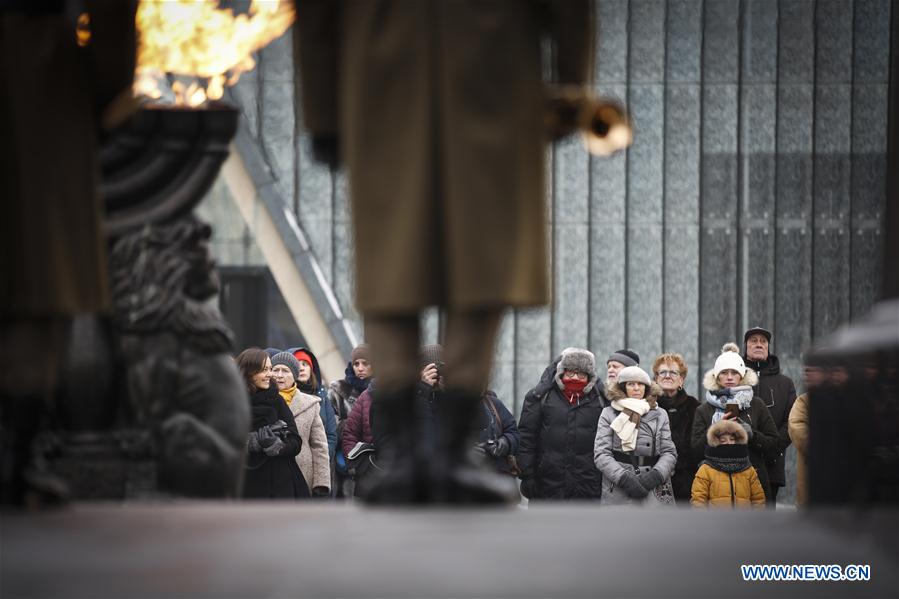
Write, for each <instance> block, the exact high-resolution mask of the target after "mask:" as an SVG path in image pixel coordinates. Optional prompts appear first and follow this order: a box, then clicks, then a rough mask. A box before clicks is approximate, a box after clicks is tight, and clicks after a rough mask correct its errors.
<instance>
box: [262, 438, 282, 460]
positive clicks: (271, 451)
mask: <svg viewBox="0 0 899 599" xmlns="http://www.w3.org/2000/svg"><path fill="white" fill-rule="evenodd" d="M284 446H285V443H284V441H282V440H281V439H280V438H277V437H276V438H275V442H274V443H272V444H271V445H269V446H268V447H264V448H263V449H262V451H263V453H265V455H267V456H269V457H274V456H276V455H281V452H282V451H284Z"/></svg>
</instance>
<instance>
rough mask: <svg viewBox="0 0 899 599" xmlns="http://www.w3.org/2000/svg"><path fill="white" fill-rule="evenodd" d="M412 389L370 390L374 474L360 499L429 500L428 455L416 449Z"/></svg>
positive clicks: (385, 501) (376, 501)
mask: <svg viewBox="0 0 899 599" xmlns="http://www.w3.org/2000/svg"><path fill="white" fill-rule="evenodd" d="M414 400H415V390H414V388H406V389H403V390H401V391H396V392H392V393H389V392H388V393H385V392H381V391H379V390H377V389H374V390H372V403H371V427H372V435H373V436H374V443H375V448H376V458H375V464H376V465H377V468H378V470H377V472H375V473H372V476H375V477H377V478H376V479H375V480H374V481H372V483H371V484H370V485H368V486H369V490H368V491H367V492H366V493H365V495H364V496H363V497H362V499H363V500H364V501H365V502H366V503H370V504H385V505H389V504H410V503H413V504H414V503H427V502H428V501H429V485H428V476H427V456H426V455H425V454H424V453H423V452H420V451H418V450H419V443H418V440H419V437H420V431H419V427H418V418H417V414H416V411H415V404H414Z"/></svg>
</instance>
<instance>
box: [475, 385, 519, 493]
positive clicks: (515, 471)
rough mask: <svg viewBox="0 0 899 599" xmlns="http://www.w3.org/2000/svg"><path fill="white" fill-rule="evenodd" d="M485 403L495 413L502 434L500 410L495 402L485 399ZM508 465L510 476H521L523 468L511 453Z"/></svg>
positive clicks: (494, 416)
mask: <svg viewBox="0 0 899 599" xmlns="http://www.w3.org/2000/svg"><path fill="white" fill-rule="evenodd" d="M484 403H486V404H487V407H488V408H489V409H490V411H491V412H493V422H495V423H496V427H495V428H496V429H498V430H499V431H500V433H502V422H503V419H502V418H500V416H499V410H497V409H496V406H495V405H493V402H492V401H490V400H489V399H488V398H486V397H485V398H484ZM495 440H496V437H494V441H495ZM506 464H508V465H509V474H511V475H512V476H515V477H517V476H519V475H520V474H521V468H519V467H518V459H517V458H516V457H515V456H514V455H512V454H511V453H510V454H509V455H507V456H506Z"/></svg>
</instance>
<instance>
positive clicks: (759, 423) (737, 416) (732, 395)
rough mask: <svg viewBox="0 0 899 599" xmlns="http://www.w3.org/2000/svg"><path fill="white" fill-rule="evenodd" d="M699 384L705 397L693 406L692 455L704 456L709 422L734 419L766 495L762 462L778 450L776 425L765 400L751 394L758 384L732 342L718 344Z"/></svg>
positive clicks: (768, 490) (766, 471)
mask: <svg viewBox="0 0 899 599" xmlns="http://www.w3.org/2000/svg"><path fill="white" fill-rule="evenodd" d="M702 384H703V387H705V389H706V393H705V398H704V399H705V401H704V402H703V404H702V405H701V406H699V407H698V408H696V415H695V417H694V418H693V433H692V435H691V438H692V441H691V445H692V448H693V454H694V456H695V457H696V459H698V460H701V459H703V457H704V456H705V453H706V447H707V437H706V435H707V432H708V430H709V427H710V426H712V425H713V424H715V423H717V422H720V421H721V420H730V421H732V422H736V423H737V424H739V425H741V426H742V427H743V429H744V430H745V431H746V434H747V436H748V443H747V445H748V447H749V461H750V462H751V463H752V466H753V467H754V468H755V469H756V471H757V472H758V475H759V481H760V482H761V484H762V488H763V489H764V490H765V497H768V496H769V495H770V493H771V488H770V483H769V475H768V468H767V466H766V462H768V461H771V460H772V459H774V458H775V457H776V456H777V454H778V452H779V447H778V440H777V426H775V424H774V420H773V419H772V418H771V414H770V413H769V412H768V408H766V407H765V403H764V402H763V401H762V400H761V399H760V398H759V397H757V396H756V395H755V392H754V391H753V387H754V386H755V385H756V384H758V376H757V375H756V373H755V372H754V371H753V370H752V369H750V368H747V367H746V364H745V363H744V362H743V358H742V356H740V348H739V347H737V345H736V344H735V343H727V344H725V345H724V347H722V348H721V355H719V356H718V358H717V359H716V360H715V366H714V367H713V368H712V369H711V370H709V371H708V372H706V373H705V376H704V377H703V379H702Z"/></svg>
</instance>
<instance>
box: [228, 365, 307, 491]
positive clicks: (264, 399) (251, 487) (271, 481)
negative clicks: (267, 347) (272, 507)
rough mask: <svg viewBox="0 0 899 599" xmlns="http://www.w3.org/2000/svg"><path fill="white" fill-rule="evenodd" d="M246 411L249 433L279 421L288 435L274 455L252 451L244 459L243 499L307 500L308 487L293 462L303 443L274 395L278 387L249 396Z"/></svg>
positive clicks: (289, 416) (279, 396) (295, 426)
mask: <svg viewBox="0 0 899 599" xmlns="http://www.w3.org/2000/svg"><path fill="white" fill-rule="evenodd" d="M250 410H251V413H252V422H251V423H250V431H251V432H252V431H255V430H259V428H260V427H262V426H266V425H269V426H270V425H272V424H274V423H275V422H276V421H278V420H281V421H283V422H284V423H285V424H287V428H288V430H289V431H290V433H289V434H288V435H287V438H286V439H285V440H284V447H283V449H282V450H281V453H279V454H278V455H275V456H268V455H265V453H259V452H255V453H250V454H249V455H248V456H247V467H246V476H245V477H244V486H243V496H244V497H246V498H248V499H298V498H301V497H309V486H308V485H307V484H306V479H305V478H303V473H302V472H301V471H300V467H299V466H298V465H297V461H296V459H295V457H296V456H297V455H298V454H299V453H300V449H301V447H302V443H303V440H302V439H301V438H300V433H299V431H298V430H297V424H296V422H295V421H294V418H293V413H292V412H291V411H290V408H289V407H287V404H286V403H285V402H284V399H283V398H282V397H281V395H280V394H279V393H278V387H277V386H276V385H275V384H274V382H272V384H271V385H270V386H269V388H268V389H264V390H259V391H256V392H255V393H252V394H250Z"/></svg>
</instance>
